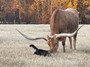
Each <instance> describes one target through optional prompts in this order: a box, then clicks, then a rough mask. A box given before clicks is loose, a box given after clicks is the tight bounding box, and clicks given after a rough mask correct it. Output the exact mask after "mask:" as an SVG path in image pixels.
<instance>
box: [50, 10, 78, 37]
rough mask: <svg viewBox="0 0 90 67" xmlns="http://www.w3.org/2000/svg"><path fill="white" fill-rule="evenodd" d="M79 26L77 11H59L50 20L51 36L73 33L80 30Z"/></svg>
mask: <svg viewBox="0 0 90 67" xmlns="http://www.w3.org/2000/svg"><path fill="white" fill-rule="evenodd" d="M74 11H75V12H74ZM78 24H79V17H78V13H77V12H76V10H74V9H66V10H61V9H57V10H55V11H54V12H53V14H52V16H51V19H50V28H51V35H54V34H58V33H66V32H67V33H68V32H69V33H72V32H74V31H75V30H76V29H77V28H78Z"/></svg>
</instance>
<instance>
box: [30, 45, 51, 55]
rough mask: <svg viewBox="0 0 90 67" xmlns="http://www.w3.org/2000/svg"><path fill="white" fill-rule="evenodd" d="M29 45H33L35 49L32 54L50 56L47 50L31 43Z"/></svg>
mask: <svg viewBox="0 0 90 67" xmlns="http://www.w3.org/2000/svg"><path fill="white" fill-rule="evenodd" d="M30 47H33V48H34V49H35V50H36V51H35V52H34V54H36V55H40V56H41V55H43V56H51V55H50V53H49V51H47V50H43V49H38V48H37V47H36V46H35V45H33V44H31V45H30Z"/></svg>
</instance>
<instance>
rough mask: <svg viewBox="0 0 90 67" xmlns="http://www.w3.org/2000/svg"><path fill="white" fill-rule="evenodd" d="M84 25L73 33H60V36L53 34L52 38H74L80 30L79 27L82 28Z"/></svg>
mask: <svg viewBox="0 0 90 67" xmlns="http://www.w3.org/2000/svg"><path fill="white" fill-rule="evenodd" d="M83 26H84V25H82V26H80V27H79V28H78V29H77V30H76V31H75V32H73V33H61V34H55V35H54V36H55V37H56V38H58V37H72V36H74V35H75V34H76V33H77V32H78V31H79V29H80V28H81V27H83Z"/></svg>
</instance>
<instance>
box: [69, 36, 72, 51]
mask: <svg viewBox="0 0 90 67" xmlns="http://www.w3.org/2000/svg"><path fill="white" fill-rule="evenodd" d="M69 42H70V49H72V38H71V37H69Z"/></svg>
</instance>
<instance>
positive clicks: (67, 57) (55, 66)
mask: <svg viewBox="0 0 90 67" xmlns="http://www.w3.org/2000/svg"><path fill="white" fill-rule="evenodd" d="M16 29H19V30H20V31H22V32H23V33H24V34H26V35H28V36H29V37H35V36H47V35H50V28H49V25H48V24H47V25H43V24H42V25H39V24H38V25H0V67H90V25H85V26H84V27H82V28H81V29H80V30H79V32H78V37H77V49H76V50H74V49H70V44H69V41H68V38H67V42H66V53H63V50H62V45H61V43H60V45H59V48H58V52H57V53H54V54H52V56H51V57H48V56H47V57H44V56H37V55H34V54H33V52H34V49H33V48H30V47H29V45H30V44H35V45H36V46H37V47H38V48H42V49H45V50H49V46H48V45H47V42H46V41H44V40H37V41H30V40H27V39H25V38H24V37H22V35H20V34H19V33H18V32H17V31H16Z"/></svg>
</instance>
